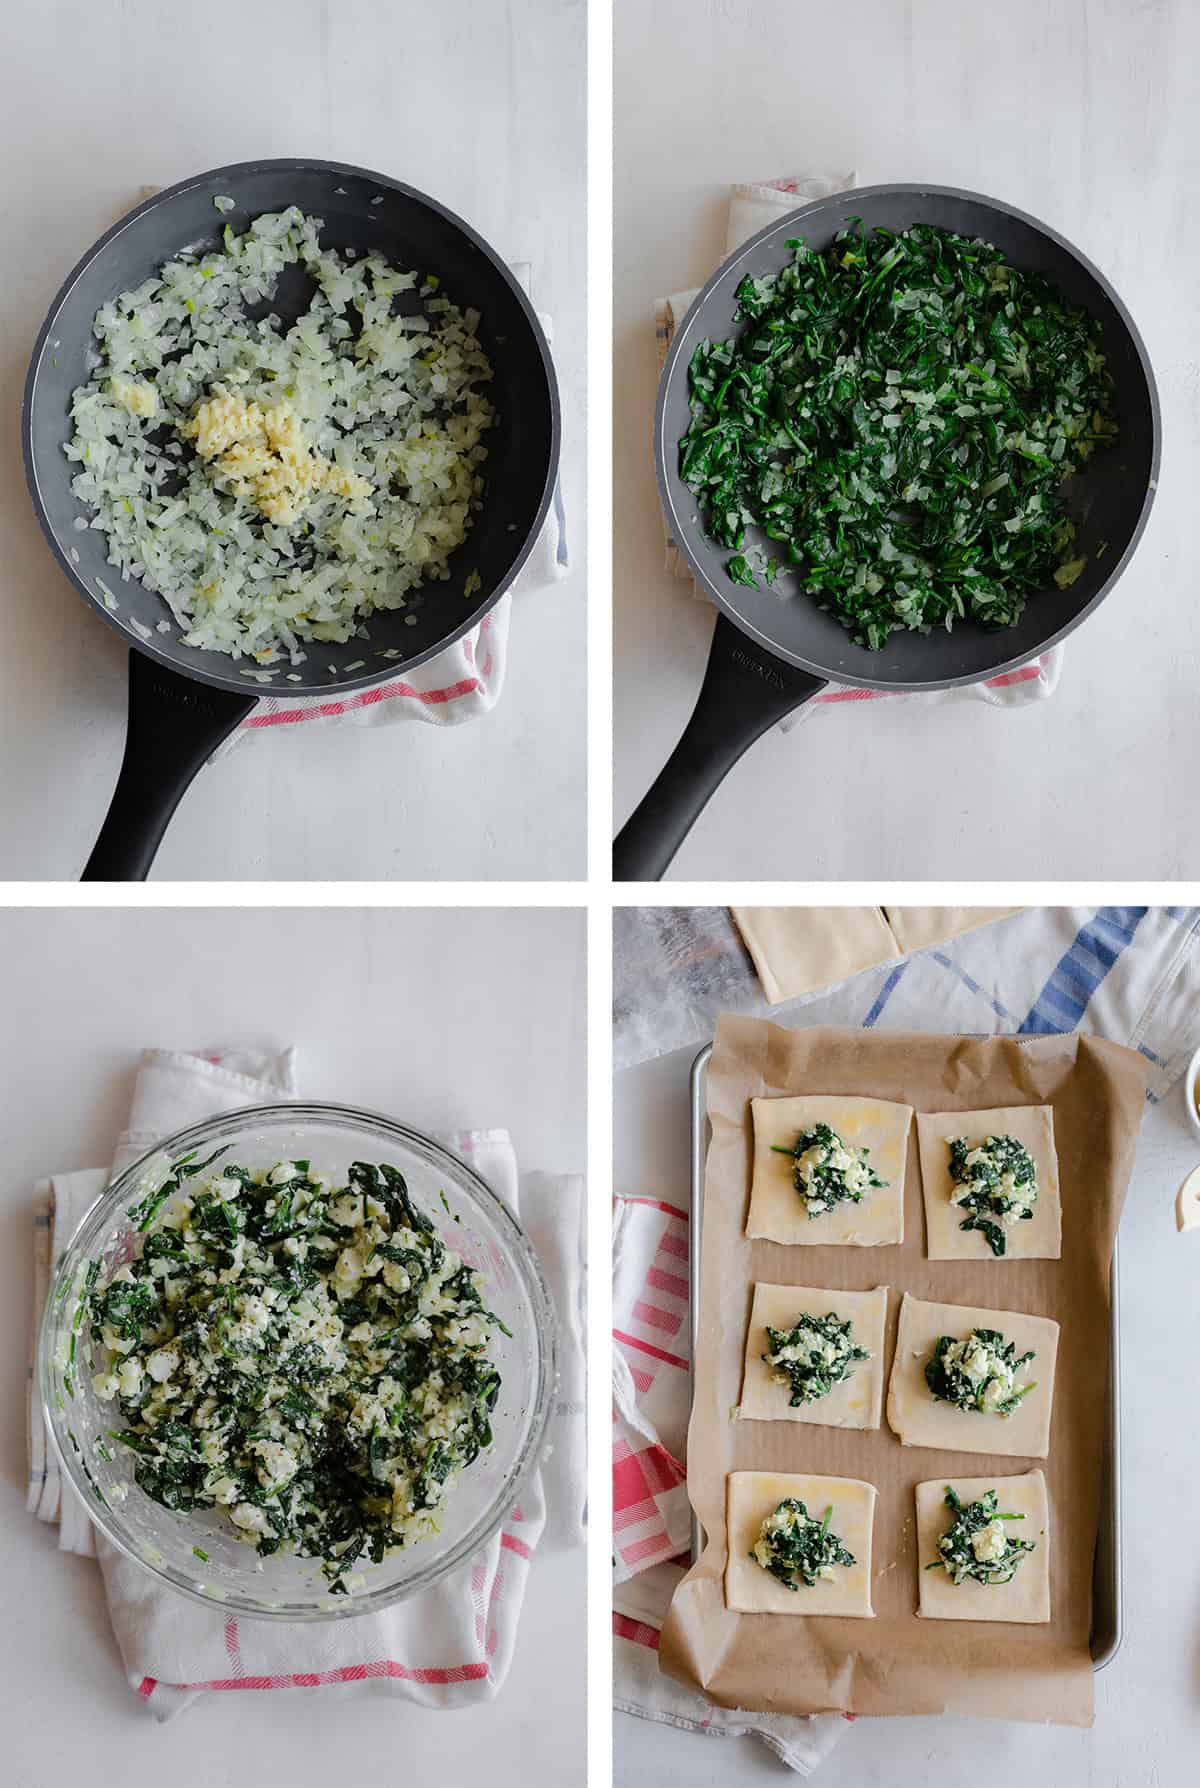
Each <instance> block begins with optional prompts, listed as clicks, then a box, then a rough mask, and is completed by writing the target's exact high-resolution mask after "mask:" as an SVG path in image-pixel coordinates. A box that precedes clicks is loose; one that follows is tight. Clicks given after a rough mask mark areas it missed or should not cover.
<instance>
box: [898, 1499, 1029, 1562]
mask: <svg viewBox="0 0 1200 1788" xmlns="http://www.w3.org/2000/svg"><path fill="white" fill-rule="evenodd" d="M946 1507H947V1508H948V1509H950V1510H951V1511H952V1513H953V1515H954V1520H953V1521H952V1522H951V1523H950V1526H949V1527H948V1528H947V1529H946V1531H945V1533H944V1534H943V1535H942V1537H941V1539H940V1540H939V1541H938V1551H939V1553H940V1554H941V1557H940V1558H935V1559H934V1560H933V1562H932V1563H931V1564H927V1565H926V1566H925V1569H926V1570H927V1571H945V1573H946V1575H947V1576H948V1577H949V1578H950V1580H951V1582H952V1583H965V1582H967V1581H968V1579H970V1580H971V1581H973V1582H975V1583H983V1584H996V1583H1011V1582H1012V1580H1013V1578H1014V1577H1015V1576H1016V1574H1017V1569H1018V1567H1019V1566H1020V1565H1021V1564H1022V1563H1023V1562H1024V1559H1025V1556H1026V1554H1027V1553H1029V1552H1033V1551H1034V1550H1036V1541H1034V1540H1014V1539H1012V1538H1011V1537H1010V1536H1009V1534H1008V1532H1007V1531H1006V1529H1005V1528H1004V1527H1003V1525H1002V1524H1003V1523H1004V1522H1005V1521H1024V1519H1025V1517H1024V1515H1014V1514H1004V1513H1002V1512H1001V1511H1000V1509H999V1498H998V1496H997V1494H996V1492H995V1491H994V1490H985V1491H984V1493H983V1495H982V1496H981V1497H979V1498H978V1500H977V1501H975V1502H968V1503H964V1502H963V1501H961V1499H960V1498H959V1497H958V1496H957V1495H956V1494H955V1492H954V1491H953V1490H952V1489H951V1488H950V1486H949V1484H947V1485H946Z"/></svg>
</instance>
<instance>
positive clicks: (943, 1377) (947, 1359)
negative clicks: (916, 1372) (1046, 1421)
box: [925, 1329, 1037, 1416]
mask: <svg viewBox="0 0 1200 1788" xmlns="http://www.w3.org/2000/svg"><path fill="white" fill-rule="evenodd" d="M1035 1357H1036V1356H1035V1354H1034V1351H1033V1349H1032V1348H1030V1349H1029V1351H1028V1352H1027V1353H1022V1354H1018V1353H1017V1350H1016V1346H1015V1345H1014V1343H1013V1342H1011V1341H1006V1340H1005V1338H1004V1336H1003V1335H1002V1334H1001V1333H1000V1330H999V1329H972V1330H971V1332H970V1334H969V1335H966V1336H964V1337H963V1339H962V1340H961V1341H956V1340H955V1339H954V1337H953V1336H952V1335H941V1336H939V1338H938V1340H937V1343H936V1345H935V1346H934V1350H933V1353H932V1355H931V1356H930V1358H929V1360H928V1361H927V1362H926V1365H925V1383H926V1384H927V1385H928V1386H929V1391H930V1395H931V1396H934V1397H936V1398H938V1400H939V1401H940V1402H942V1403H954V1404H956V1405H957V1406H958V1408H959V1409H974V1410H979V1411H981V1412H983V1413H984V1414H987V1415H999V1416H1010V1415H1011V1414H1012V1413H1013V1410H1014V1409H1019V1408H1020V1406H1021V1401H1022V1399H1023V1398H1025V1397H1028V1395H1029V1393H1030V1391H1033V1390H1036V1389H1037V1380H1036V1379H1035V1380H1034V1381H1033V1383H1032V1384H1022V1385H1018V1383H1017V1373H1018V1372H1019V1371H1020V1370H1021V1368H1022V1366H1027V1365H1028V1364H1029V1362H1030V1361H1031V1360H1032V1359H1034V1358H1035Z"/></svg>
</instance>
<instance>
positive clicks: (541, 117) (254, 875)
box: [0, 0, 586, 880]
mask: <svg viewBox="0 0 1200 1788" xmlns="http://www.w3.org/2000/svg"><path fill="white" fill-rule="evenodd" d="M0 11H2V13H3V17H4V38H5V45H4V53H3V56H0V164H2V165H3V167H4V169H5V176H4V179H3V181H0V239H2V240H3V242H4V245H5V248H4V285H3V298H2V300H0V325H2V326H0V409H2V411H3V414H4V417H5V427H4V429H3V431H2V432H0V539H2V540H3V553H2V554H0V614H2V615H3V651H0V754H2V757H3V763H4V775H3V779H2V781H0V875H2V876H7V877H12V878H17V877H19V878H22V879H59V878H64V877H66V878H73V877H75V876H77V875H78V873H79V871H80V869H81V868H82V866H83V863H84V861H85V859H86V857H87V854H88V851H89V850H90V848H91V844H92V841H93V837H94V834H95V831H96V828H97V826H98V824H99V821H100V818H101V817H102V815H103V813H104V810H105V807H106V806H107V804H108V798H109V795H110V793H111V791H112V785H113V782H114V780H115V777H116V771H117V765H118V763H119V762H120V756H121V749H122V744H123V740H124V729H125V699H126V697H125V690H126V668H125V666H126V657H127V653H126V649H125V647H124V646H123V644H122V643H121V641H120V640H118V639H117V638H116V636H115V635H114V634H112V633H111V632H110V631H109V630H108V629H107V628H105V627H103V626H101V625H99V623H98V622H97V621H96V619H95V617H94V616H92V615H89V614H88V613H87V612H86V611H85V609H84V606H83V603H82V602H81V600H80V598H79V596H78V595H77V594H76V592H75V590H74V589H73V588H72V586H71V584H70V582H69V581H68V579H67V578H66V577H65V576H64V574H63V573H62V572H61V571H60V570H59V568H58V566H57V565H56V563H55V561H54V560H53V559H52V557H51V555H50V552H49V550H48V548H47V547H46V545H45V544H44V542H43V539H42V535H41V531H40V529H39V528H38V526H37V524H36V522H35V520H34V517H33V511H32V507H31V505H30V501H29V498H28V495H27V493H26V488H25V478H24V472H23V470H22V467H21V458H20V445H19V441H18V436H17V426H16V418H17V414H18V410H19V406H20V396H21V389H22V385H23V382H24V377H25V371H26V366H27V363H28V359H29V355H30V352H31V350H32V348H33V342H34V338H35V336H36V334H37V331H38V329H39V327H40V325H41V323H42V320H43V318H44V316H45V313H46V310H47V309H48V307H49V304H50V301H51V299H52V298H53V297H54V294H55V292H56V291H57V290H58V287H59V285H60V283H61V281H62V279H63V278H64V276H65V275H66V273H67V271H68V270H69V269H70V268H71V267H72V266H74V264H75V262H76V261H77V260H78V259H79V257H80V256H81V255H82V254H83V253H84V251H85V250H86V249H87V248H88V247H89V245H90V244H91V243H92V242H94V241H95V239H96V238H97V237H98V236H99V235H101V234H102V233H103V231H105V230H107V229H108V227H109V225H110V224H112V223H113V222H114V221H115V219H116V218H117V217H118V216H119V215H120V214H121V212H123V211H125V210H127V209H128V208H129V207H130V206H131V205H132V204H134V203H136V202H137V200H138V197H139V189H140V188H141V187H143V186H146V185H151V186H168V185H170V184H171V183H172V182H173V181H176V180H180V179H183V178H184V177H186V176H187V175H189V174H194V173H198V172H200V171H201V170H202V169H204V168H211V167H219V166H221V165H222V164H223V163H226V162H234V161H243V160H248V159H250V158H252V157H255V156H262V157H267V156H277V155H310V156H312V155H315V156H326V157H328V158H330V159H331V160H335V161H346V162H353V163H357V164H358V165H360V166H362V167H367V168H376V169H378V170H379V171H380V172H382V173H386V174H390V175H392V176H393V177H395V178H397V179H400V180H404V181H407V182H409V183H411V184H412V185H414V186H416V187H418V188H420V189H422V190H423V191H426V192H429V193H431V194H433V195H434V196H435V197H437V198H439V199H440V200H442V202H443V203H445V204H446V205H448V206H449V207H450V208H451V209H452V210H453V211H457V212H458V213H459V214H460V215H461V216H463V217H465V218H466V219H467V220H468V221H469V222H470V223H472V224H473V225H474V226H475V227H476V228H477V229H478V230H479V231H480V232H481V233H482V234H483V235H484V236H485V237H486V238H487V240H488V241H489V242H490V243H492V245H493V246H494V247H495V248H496V249H497V250H498V252H499V253H501V254H503V255H504V256H505V257H507V258H508V259H511V260H523V261H529V262H531V263H532V267H533V286H532V295H533V300H534V303H535V304H536V305H537V307H538V309H540V310H543V311H548V312H550V313H551V315H552V317H553V320H554V328H555V349H554V353H555V360H556V363H557V367H558V375H559V380H560V385H561V395H562V402H563V416H564V442H563V461H562V480H563V489H564V492H565V496H566V501H567V506H568V533H569V540H570V547H571V555H572V563H573V565H574V567H575V569H574V571H573V573H572V575H571V577H570V578H569V579H568V580H565V581H563V582H560V583H556V584H553V585H552V586H550V587H549V588H547V589H544V590H541V591H532V592H529V591H527V592H524V593H523V594H522V595H521V596H520V598H519V599H518V600H517V603H516V606H515V611H514V614H513V621H512V631H511V634H510V653H509V675H508V684H507V687H506V689H505V692H504V694H503V696H502V698H501V701H500V704H499V706H498V707H497V708H496V710H495V711H494V712H493V713H492V714H490V715H488V716H486V717H484V718H483V719H481V720H478V721H474V722H471V723H470V724H468V725H466V726H464V727H461V728H455V729H442V728H434V727H430V726H424V725H420V724H416V723H413V724H408V725H402V726H390V727H386V728H377V729H374V730H368V731H358V730H355V729H353V728H349V729H343V730H341V731H339V732H336V733H334V732H331V731H327V730H324V729H321V730H319V731H318V732H317V734H316V736H309V737H306V738H301V737H297V736H296V735H297V734H298V733H299V732H301V731H302V730H303V729H301V728H298V727H284V728H280V729H278V735H284V734H286V735H287V736H286V737H285V736H278V735H277V734H272V735H271V736H269V737H263V736H261V735H260V736H258V737H256V738H254V739H252V740H251V741H249V742H247V743H244V744H242V745H241V746H239V748H238V750H237V751H236V753H234V754H233V755H232V756H230V757H229V758H227V759H224V760H223V761H222V762H220V763H218V764H215V765H210V766H209V767H208V768H207V769H206V770H204V771H203V772H202V774H201V775H200V777H199V778H198V779H197V782H196V783H195V785H194V786H193V788H192V790H191V792H190V794H189V795H188V796H187V797H186V800H185V803H184V806H183V807H182V808H181V810H180V812H179V813H178V815H177V816H176V818H175V821H174V823H173V824H172V826H171V829H170V831H169V832H168V834H167V838H166V842H165V844H164V846H163V849H162V850H161V852H160V853H159V858H158V863H157V866H156V869H155V872H154V873H155V874H156V876H157V877H159V878H166V879H171V880H193V879H198V880H223V879H226V878H229V879H234V880H247V879H250V880H266V879H271V880H281V879H298V880H300V879H303V880H309V879H316V880H363V879H370V880H376V879H378V880H382V879H394V878H401V879H409V878H411V879H414V880H423V879H427V878H433V877H436V878H441V879H446V880H471V879H476V878H478V879H488V880H494V879H497V878H510V877H511V878H526V877H528V878H533V879H550V878H554V879H558V878H563V877H574V876H581V875H583V874H584V873H585V855H584V836H585V834H584V775H585V771H584V703H585V665H584V629H585V616H584V577H583V570H582V567H583V565H584V557H585V532H584V520H585V503H584V496H585V492H584V448H585V441H584V377H585V361H584V340H585V321H584V319H585V303H586V292H585V281H584V254H585V204H584V179H585V174H584V160H585V156H584V151H585V138H584V118H585V88H584V81H585V59H584V28H585V7H584V4H583V0H505V3H504V4H478V3H477V0H435V3H433V4H429V3H426V0H207V4H205V5H203V6H175V7H164V6H162V5H161V4H159V3H158V0H38V4H37V5H35V6H26V7H22V8H18V7H16V6H9V5H5V6H3V7H2V8H0Z"/></svg>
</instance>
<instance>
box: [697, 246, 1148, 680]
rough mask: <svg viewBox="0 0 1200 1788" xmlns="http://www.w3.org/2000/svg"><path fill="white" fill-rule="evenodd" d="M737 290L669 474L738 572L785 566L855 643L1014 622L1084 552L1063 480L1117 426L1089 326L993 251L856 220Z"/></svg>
mask: <svg viewBox="0 0 1200 1788" xmlns="http://www.w3.org/2000/svg"><path fill="white" fill-rule="evenodd" d="M788 247H789V248H790V249H791V251H792V259H791V261H790V263H789V264H788V265H787V266H786V267H784V268H783V270H782V271H781V272H780V273H779V274H778V275H775V276H768V277H765V278H753V277H748V278H746V279H744V280H743V281H742V283H741V284H740V285H739V286H738V288H737V293H736V297H737V304H738V311H737V319H736V320H737V321H740V322H742V323H743V324H744V325H745V327H744V328H743V329H742V330H741V332H740V333H739V334H738V335H737V336H736V337H734V338H732V339H730V340H727V341H719V342H712V341H704V342H701V343H700V344H699V345H698V346H697V347H696V349H695V351H694V352H693V354H692V358H691V363H690V367H689V380H690V393H691V405H692V416H691V422H690V424H689V426H688V429H687V431H686V433H685V434H684V436H683V438H682V440H681V442H680V473H681V476H682V478H683V480H684V482H685V483H686V484H687V485H688V487H689V489H691V490H692V491H693V492H694V493H695V495H696V497H697V499H698V501H699V503H700V506H701V509H702V512H703V516H704V522H705V526H706V528H707V531H708V533H709V535H710V536H711V538H712V539H713V540H715V541H716V543H717V544H718V545H719V546H721V547H724V548H727V549H728V550H729V551H730V553H731V554H732V555H733V556H732V557H731V558H730V560H729V561H728V564H727V571H728V574H729V576H730V578H731V579H732V580H733V581H734V582H735V583H746V584H754V583H756V582H757V577H756V570H761V571H762V572H763V573H764V575H766V576H767V578H768V581H773V578H774V574H775V572H776V570H778V569H779V568H780V561H779V560H775V559H773V558H771V557H770V555H769V554H767V553H765V552H764V551H763V550H762V549H758V548H754V549H751V551H749V552H748V551H747V550H746V543H745V534H746V528H747V527H748V526H749V525H751V524H755V525H757V526H758V527H760V528H761V529H762V531H763V532H764V533H765V535H766V536H767V538H768V539H769V540H771V541H774V542H776V543H778V546H779V548H780V551H781V553H782V555H783V560H782V563H783V566H784V567H785V568H787V569H795V571H796V573H797V576H798V579H799V583H800V587H801V588H802V589H803V590H804V591H806V592H807V593H808V595H810V596H811V597H813V598H814V599H815V601H816V602H817V604H818V606H819V607H821V608H824V609H828V610H829V611H830V612H831V613H832V614H834V615H835V616H836V617H837V619H838V620H839V621H840V622H841V624H842V625H843V626H844V627H846V628H847V629H848V630H849V631H850V632H851V633H852V635H853V636H854V638H855V639H856V640H859V641H860V642H861V643H862V644H864V645H867V646H870V647H879V646H882V645H883V644H884V642H885V641H886V640H887V638H888V635H889V634H891V633H892V632H894V631H896V630H897V629H903V628H909V629H912V630H914V631H917V632H921V633H928V632H930V631H931V630H932V629H933V628H934V627H946V628H947V629H948V628H950V627H952V626H953V624H954V622H955V620H956V619H959V618H960V617H965V618H967V619H969V620H973V621H977V622H980V623H981V624H982V625H984V626H986V627H993V628H1002V627H1011V626H1013V625H1014V624H1015V622H1016V621H1017V620H1018V619H1019V618H1020V616H1021V613H1022V611H1023V609H1024V607H1025V604H1026V601H1027V600H1028V598H1029V597H1031V596H1036V595H1037V594H1039V593H1040V592H1042V591H1044V590H1046V589H1047V588H1048V587H1049V586H1050V585H1051V584H1052V583H1055V582H1057V583H1058V584H1059V585H1060V587H1065V586H1066V585H1067V584H1069V583H1071V582H1073V581H1074V579H1075V578H1076V577H1078V575H1079V572H1080V571H1081V570H1082V568H1083V565H1084V563H1085V561H1084V560H1083V558H1082V557H1080V556H1079V555H1078V554H1077V553H1076V551H1075V543H1074V528H1073V526H1072V523H1071V521H1070V519H1069V517H1068V516H1067V513H1066V510H1065V507H1064V504H1063V499H1062V490H1061V486H1062V482H1063V480H1064V479H1065V478H1066V477H1068V476H1070V474H1071V473H1073V472H1076V471H1078V470H1079V469H1080V467H1082V466H1083V465H1084V464H1085V463H1086V461H1087V460H1088V458H1089V457H1090V455H1091V454H1092V452H1093V451H1094V450H1095V449H1096V448H1097V447H1102V446H1107V445H1109V444H1111V443H1112V442H1113V441H1114V440H1115V439H1116V435H1117V429H1116V423H1115V420H1114V416H1113V403H1112V389H1113V381H1112V377H1111V374H1110V373H1109V371H1108V369H1107V366H1106V364H1105V358H1104V354H1103V352H1102V349H1101V340H1102V332H1101V327H1100V324H1099V323H1098V322H1097V321H1096V320H1095V319H1094V318H1092V317H1090V316H1089V315H1088V314H1087V313H1086V312H1085V311H1083V310H1080V309H1078V308H1077V307H1076V306H1074V305H1071V304H1069V303H1068V302H1067V301H1066V300H1065V299H1064V298H1063V297H1062V296H1061V294H1060V293H1059V292H1058V291H1057V290H1056V289H1055V288H1054V287H1053V286H1052V285H1051V284H1050V283H1049V282H1048V281H1047V280H1046V279H1045V278H1044V277H1043V276H1042V275H1040V274H1038V273H1027V272H1023V271H1021V270H1020V269H1018V268H1016V267H1013V266H1011V265H1010V264H1009V263H1008V261H1007V260H1006V258H1005V256H1004V255H1003V254H1002V253H1001V251H1000V250H999V249H997V248H994V247H993V246H992V245H991V244H990V243H987V242H982V241H978V240H969V239H968V238H966V237H964V236H958V235H955V234H953V233H952V232H950V231H947V230H940V229H935V228H934V227H932V226H931V225H927V224H916V225H914V226H913V227H912V228H911V229H908V230H906V231H904V232H903V233H902V234H900V235H895V234H893V233H892V232H891V231H890V230H885V229H873V230H870V231H868V230H867V229H866V227H865V225H864V224H863V223H862V221H861V220H859V219H856V220H854V222H853V226H852V227H848V228H846V229H844V230H842V231H841V232H839V234H838V235H837V237H836V238H835V239H834V241H833V242H832V243H831V244H830V245H829V247H828V248H825V249H822V250H815V249H812V248H810V247H809V246H808V244H807V243H806V242H804V241H798V240H797V241H791V242H789V243H788Z"/></svg>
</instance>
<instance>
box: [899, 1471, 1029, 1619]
mask: <svg viewBox="0 0 1200 1788" xmlns="http://www.w3.org/2000/svg"><path fill="white" fill-rule="evenodd" d="M947 1483H949V1487H950V1488H951V1489H952V1490H953V1491H954V1492H955V1494H956V1495H957V1496H958V1497H959V1498H960V1500H961V1501H962V1502H976V1501H977V1500H978V1499H979V1497H981V1496H983V1495H984V1494H985V1493H986V1492H987V1491H989V1490H995V1491H996V1493H997V1495H998V1496H999V1498H1000V1508H1001V1509H1002V1510H1006V1511H1007V1510H1011V1511H1012V1512H1013V1513H1014V1514H1018V1515H1023V1516H1024V1517H1025V1518H1024V1520H1023V1521H1014V1522H1013V1523H1012V1527H1013V1533H1014V1538H1017V1539H1022V1540H1032V1541H1033V1542H1034V1550H1033V1551H1032V1552H1029V1553H1027V1554H1026V1556H1025V1558H1024V1561H1023V1562H1022V1563H1021V1564H1020V1565H1018V1567H1017V1570H1016V1572H1015V1574H1014V1576H1013V1579H1012V1582H1011V1583H976V1582H975V1581H974V1580H973V1579H972V1578H967V1580H966V1581H965V1582H964V1583H955V1582H954V1581H953V1580H952V1579H951V1578H950V1577H948V1576H947V1574H946V1572H945V1571H930V1570H927V1569H926V1568H925V1567H926V1566H927V1565H929V1564H932V1563H933V1561H934V1560H935V1559H936V1558H937V1556H938V1541H939V1540H940V1539H941V1537H942V1535H943V1534H944V1533H945V1531H946V1529H947V1528H948V1527H949V1525H950V1523H951V1521H952V1520H953V1519H954V1516H953V1513H952V1511H951V1510H950V1509H948V1508H947V1507H946V1500H945V1499H946V1487H947ZM917 1566H918V1576H919V1579H920V1584H919V1592H918V1593H919V1604H918V1609H917V1612H918V1613H919V1614H920V1615H921V1616H922V1617H923V1618H924V1619H925V1620H1004V1621H1012V1622H1017V1623H1020V1624H1022V1625H1025V1626H1031V1625H1034V1624H1036V1623H1038V1622H1040V1621H1046V1620H1049V1618H1050V1506H1049V1502H1048V1500H1047V1496H1046V1480H1045V1478H1044V1477H1043V1476H1042V1474H1041V1472H1040V1471H1027V1472H1026V1473H1025V1475H1024V1477H1019V1478H950V1479H948V1480H947V1479H946V1478H937V1479H935V1480H933V1481H932V1482H930V1483H928V1484H918V1485H917Z"/></svg>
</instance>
